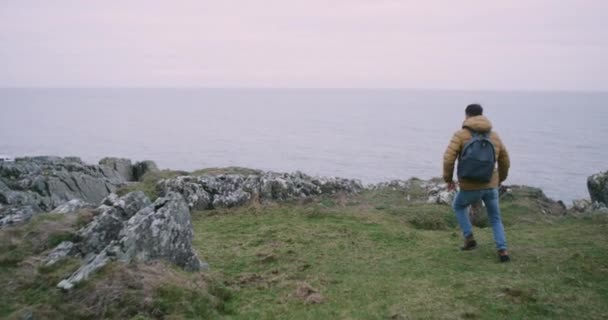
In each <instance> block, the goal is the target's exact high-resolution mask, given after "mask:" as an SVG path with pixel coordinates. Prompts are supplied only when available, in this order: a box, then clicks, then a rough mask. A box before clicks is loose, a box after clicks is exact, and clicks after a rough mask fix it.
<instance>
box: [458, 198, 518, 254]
mask: <svg viewBox="0 0 608 320" xmlns="http://www.w3.org/2000/svg"><path fill="white" fill-rule="evenodd" d="M479 200H483V203H484V204H485V205H486V209H487V211H488V220H489V221H490V225H492V231H493V232H494V241H495V242H496V249H498V250H502V249H505V250H506V249H507V240H506V237H505V229H504V227H503V226H502V219H501V218H500V208H499V207H498V188H494V189H484V190H472V191H465V190H461V191H459V192H458V194H456V198H455V199H454V204H453V208H454V212H455V213H456V219H458V224H459V225H460V229H462V235H463V236H464V237H467V236H470V235H471V234H473V230H472V229H473V227H472V226H471V221H469V206H470V205H472V204H473V203H475V202H477V201H479Z"/></svg>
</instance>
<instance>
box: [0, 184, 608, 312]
mask: <svg viewBox="0 0 608 320" xmlns="http://www.w3.org/2000/svg"><path fill="white" fill-rule="evenodd" d="M155 179H156V178H155ZM140 186H142V185H140ZM407 195H408V194H407V193H406V192H405V191H399V190H390V189H385V190H377V191H367V192H364V193H362V194H360V195H357V196H335V197H320V198H314V199H312V200H307V201H294V202H289V203H283V204H266V205H259V204H256V205H251V206H248V207H241V208H235V209H218V210H211V211H201V212H193V213H192V217H193V225H194V229H195V239H194V245H195V247H196V249H197V251H198V252H199V255H200V257H201V259H202V260H204V261H206V262H208V263H209V264H210V266H211V271H209V272H207V273H188V272H184V271H182V270H179V269H178V268H176V267H172V266H167V265H165V264H153V265H124V264H120V263H112V264H110V265H109V266H108V267H106V268H104V269H102V271H101V272H100V273H98V274H96V275H95V276H94V277H93V278H92V279H90V280H89V281H87V282H85V283H83V284H81V285H79V286H78V287H77V288H76V289H75V290H74V291H73V292H71V293H63V292H61V291H59V290H57V289H56V288H55V285H56V283H57V282H58V281H59V280H61V279H63V278H64V277H66V276H67V275H69V274H70V273H71V272H73V271H74V270H75V269H76V268H77V267H78V265H79V263H80V261H79V260H76V259H72V260H68V261H65V262H63V263H60V264H58V265H56V266H53V267H48V268H47V267H39V266H37V265H36V261H38V260H37V259H38V258H39V257H40V256H41V255H42V254H43V252H44V251H45V250H48V249H49V248H51V247H52V246H53V245H54V244H56V243H58V242H60V241H62V240H66V239H69V238H70V236H71V235H72V234H73V232H74V230H75V229H76V228H77V227H79V226H81V225H82V223H83V221H87V220H88V219H90V217H89V216H86V215H84V216H83V217H78V216H76V217H72V218H69V219H67V220H66V218H65V217H62V216H57V215H41V216H39V217H37V218H35V219H33V221H32V222H30V223H29V224H27V225H24V226H22V227H17V228H9V229H6V230H2V231H0V240H2V241H0V318H2V319H4V318H8V319H19V318H20V317H21V316H22V315H23V314H25V313H27V311H28V310H32V311H33V312H34V316H35V318H40V319H45V318H49V319H55V318H64V319H92V318H94V319H98V318H108V319H554V318H558V319H604V318H607V317H608V304H606V303H605V302H606V301H608V251H607V250H606V248H608V235H607V234H606V230H607V228H608V217H607V216H605V215H604V216H602V215H588V216H584V217H578V218H577V217H569V216H566V217H554V216H548V215H543V214H542V213H541V204H540V203H539V201H538V199H537V197H536V196H535V195H534V194H530V195H523V196H520V195H516V196H511V197H508V199H506V200H505V201H503V202H502V211H503V218H504V222H505V227H506V232H507V237H508V241H509V245H510V250H511V256H512V259H513V260H512V262H511V263H508V264H501V263H499V262H498V259H497V257H496V252H495V249H494V245H493V239H492V231H491V228H475V235H476V238H477V240H478V243H479V247H478V248H477V249H476V250H473V251H470V252H461V251H459V250H458V247H459V246H460V245H461V241H462V240H461V237H460V231H459V230H458V227H457V225H456V221H455V219H454V216H453V214H452V212H451V209H450V208H449V207H448V206H441V205H431V204H424V203H422V202H421V201H420V200H423V199H424V197H423V196H422V194H417V193H416V191H415V192H411V191H409V195H410V197H409V200H408V197H407Z"/></svg>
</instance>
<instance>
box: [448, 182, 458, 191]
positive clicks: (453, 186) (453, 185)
mask: <svg viewBox="0 0 608 320" xmlns="http://www.w3.org/2000/svg"><path fill="white" fill-rule="evenodd" d="M454 190H456V182H454V181H452V182H448V191H449V192H452V191H454Z"/></svg>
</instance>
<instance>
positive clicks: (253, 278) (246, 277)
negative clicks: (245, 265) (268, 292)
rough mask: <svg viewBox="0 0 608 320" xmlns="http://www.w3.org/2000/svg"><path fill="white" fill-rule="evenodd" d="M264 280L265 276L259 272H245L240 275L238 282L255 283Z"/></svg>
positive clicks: (244, 283)
mask: <svg viewBox="0 0 608 320" xmlns="http://www.w3.org/2000/svg"><path fill="white" fill-rule="evenodd" d="M262 281H264V278H263V277H262V276H261V275H259V274H257V273H243V274H241V275H239V277H238V280H237V282H238V284H240V285H248V284H255V283H260V282H262Z"/></svg>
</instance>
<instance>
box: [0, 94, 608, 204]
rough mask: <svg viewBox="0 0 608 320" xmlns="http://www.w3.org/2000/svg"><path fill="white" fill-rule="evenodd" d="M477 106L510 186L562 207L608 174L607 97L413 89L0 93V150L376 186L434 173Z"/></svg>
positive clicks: (438, 173)
mask: <svg viewBox="0 0 608 320" xmlns="http://www.w3.org/2000/svg"><path fill="white" fill-rule="evenodd" d="M470 103H480V104H482V105H483V107H484V114H485V115H486V116H487V117H488V118H489V119H490V120H491V121H492V123H493V126H494V129H493V130H494V131H496V132H498V133H499V134H500V136H501V138H502V140H503V142H504V143H505V145H506V146H507V149H508V150H509V154H510V156H511V163H512V166H511V171H510V174H509V178H508V180H507V182H506V184H524V185H530V186H535V187H539V188H542V189H543V190H544V191H545V193H546V194H547V195H548V196H549V197H551V198H554V199H559V200H563V201H564V202H566V203H567V204H568V203H570V202H571V201H572V200H573V199H579V198H587V197H589V196H588V192H587V187H586V180H587V177H588V176H589V175H591V174H594V173H598V172H601V171H606V170H608V93H601V92H493V91H446V90H411V89H408V90H406V89H233V88H231V89H227V88H226V89H221V88H217V89H212V88H73V89H70V88H3V89H0V154H4V155H9V156H12V157H20V156H32V155H58V156H78V157H81V158H82V159H83V160H84V161H86V162H89V163H97V162H98V161H99V160H100V159H101V158H103V157H107V156H114V157H125V158H130V159H133V160H154V161H155V162H156V163H157V164H158V165H159V166H160V167H162V168H171V169H180V170H188V171H189V170H195V169H200V168H207V167H226V166H242V167H251V168H258V169H262V170H273V171H281V172H292V171H296V170H300V171H302V172H305V173H307V174H311V175H322V176H340V177H346V178H356V179H361V180H362V181H363V182H364V183H377V182H381V181H387V180H392V179H408V178H411V177H418V178H421V179H429V178H432V177H438V176H441V175H442V156H443V152H444V151H445V149H446V147H447V145H448V142H449V140H450V138H451V136H452V134H453V133H454V132H455V131H456V130H458V129H459V128H460V127H461V125H462V122H463V120H464V109H465V107H466V106H467V105H468V104H470Z"/></svg>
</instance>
